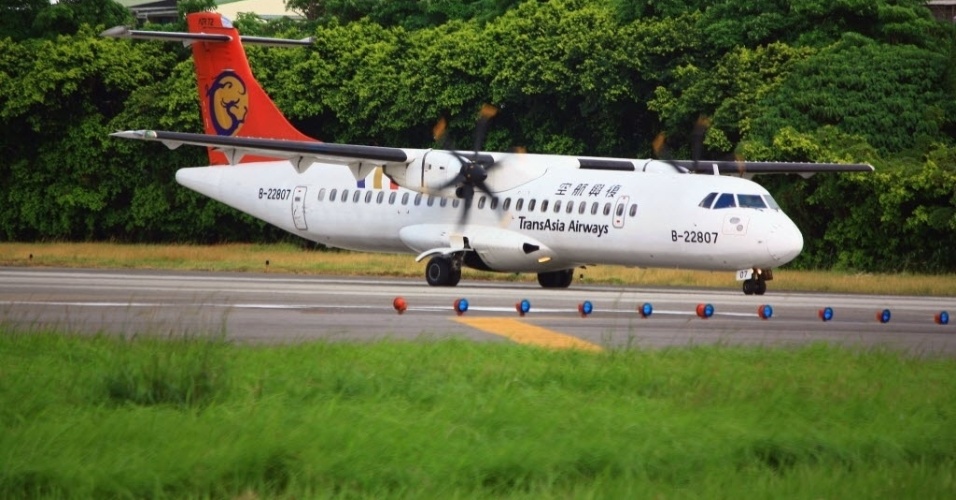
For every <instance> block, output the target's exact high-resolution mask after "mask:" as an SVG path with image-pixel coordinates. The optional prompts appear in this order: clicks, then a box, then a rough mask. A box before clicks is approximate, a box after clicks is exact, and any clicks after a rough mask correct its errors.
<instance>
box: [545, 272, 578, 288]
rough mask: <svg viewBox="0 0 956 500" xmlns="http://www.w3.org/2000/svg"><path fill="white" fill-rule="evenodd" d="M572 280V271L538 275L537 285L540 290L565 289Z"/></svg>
mask: <svg viewBox="0 0 956 500" xmlns="http://www.w3.org/2000/svg"><path fill="white" fill-rule="evenodd" d="M573 280H574V269H565V270H563V271H551V272H548V273H538V284H539V285H541V287H542V288H567V287H569V286H571V281H573Z"/></svg>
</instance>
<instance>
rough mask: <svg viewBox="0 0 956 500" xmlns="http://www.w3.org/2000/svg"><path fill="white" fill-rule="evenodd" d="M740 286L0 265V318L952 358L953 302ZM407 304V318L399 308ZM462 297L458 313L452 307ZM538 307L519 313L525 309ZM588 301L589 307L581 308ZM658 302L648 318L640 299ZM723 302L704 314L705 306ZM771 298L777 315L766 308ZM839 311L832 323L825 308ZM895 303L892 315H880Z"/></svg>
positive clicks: (210, 330) (146, 328)
mask: <svg viewBox="0 0 956 500" xmlns="http://www.w3.org/2000/svg"><path fill="white" fill-rule="evenodd" d="M772 285H773V283H771V287H770V290H769V291H768V292H767V295H764V296H762V297H760V296H745V295H743V294H742V293H741V292H740V291H739V290H738V289H736V288H735V289H733V290H729V289H728V290H703V289H685V288H643V287H621V286H595V285H584V284H579V283H575V284H572V286H571V288H569V289H564V290H545V289H542V288H540V287H538V286H537V285H536V284H527V283H507V282H476V281H462V283H461V284H459V286H457V287H454V288H442V287H429V286H428V285H427V284H425V282H424V279H392V278H340V277H321V276H295V275H285V274H267V273H266V274H261V273H259V274H256V273H205V272H179V271H126V270H122V271H116V270H72V269H41V268H0V322H2V323H3V324H5V325H8V326H10V327H15V328H20V329H26V330H28V331H35V330H38V329H45V328H54V329H57V330H59V331H64V332H70V333H101V332H103V333H110V334H123V335H143V334H148V335H160V336H169V335H172V336H177V335H211V334H220V333H221V334H224V335H226V336H227V337H228V338H229V339H231V340H234V341H238V342H273V343H275V342H281V343H292V342H302V341H310V340H319V339H322V340H334V341H371V340H376V339H386V338H387V339H400V340H430V339H440V338H449V337H452V338H461V339H469V340H474V341H491V342H521V343H530V344H540V345H545V346H553V347H577V348H584V349H602V348H605V349H606V348H616V347H642V348H645V347H655V348H656V347H666V346H688V345H698V344H725V345H762V346H786V345H800V344H808V343H812V342H827V343H834V344H840V345H851V346H886V347H890V348H893V349H902V350H905V351H909V352H912V353H916V354H946V355H953V354H956V322H953V321H950V323H949V324H948V325H940V324H937V323H936V322H935V321H934V319H935V318H934V316H935V315H936V314H937V313H939V312H940V311H947V312H949V313H950V314H952V313H956V298H953V297H902V296H884V295H847V294H823V293H792V292H777V291H774V290H773V286H772ZM396 297H402V298H403V299H404V300H405V302H406V303H407V307H408V308H407V310H406V311H405V312H404V314H398V313H397V312H396V311H395V309H394V308H393V301H394V299H395V298H396ZM462 298H464V299H466V300H467V301H468V304H469V309H468V311H467V312H465V313H464V314H462V315H458V314H456V312H455V309H454V303H455V301H456V300H459V299H462ZM522 300H527V301H528V302H529V303H530V306H531V308H530V311H529V312H528V313H527V314H525V315H524V316H523V317H522V316H520V315H519V314H518V312H517V311H516V308H515V306H516V304H517V303H519V302H520V301H522ZM585 301H589V302H590V303H591V304H592V306H593V312H592V313H591V314H590V315H588V316H587V317H584V316H582V315H581V314H580V313H579V305H581V304H583V303H584V302H585ZM644 303H648V304H651V306H652V307H653V312H652V314H651V315H650V316H649V317H647V318H643V317H641V315H640V313H639V311H638V310H639V308H640V306H642V305H643V304H644ZM699 304H710V305H712V306H713V310H714V314H713V316H711V317H710V318H708V319H702V318H700V317H698V316H697V315H696V314H695V312H696V309H697V307H698V305H699ZM765 304H766V305H770V306H771V307H772V309H773V315H772V317H771V318H770V319H766V320H764V319H761V318H760V317H758V314H757V310H758V307H759V306H761V305H765ZM825 307H830V308H832V310H833V319H832V320H830V321H823V320H821V319H820V317H819V311H820V310H821V309H823V308H825ZM884 309H889V310H890V313H891V316H890V320H889V322H887V323H882V322H880V321H879V320H878V319H877V316H878V314H879V312H881V311H882V310H884Z"/></svg>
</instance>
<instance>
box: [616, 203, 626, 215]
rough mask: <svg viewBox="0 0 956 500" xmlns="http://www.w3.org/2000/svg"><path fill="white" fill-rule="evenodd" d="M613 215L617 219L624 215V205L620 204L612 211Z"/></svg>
mask: <svg viewBox="0 0 956 500" xmlns="http://www.w3.org/2000/svg"><path fill="white" fill-rule="evenodd" d="M614 215H616V216H618V217H620V216H622V215H624V204H623V203H621V204H620V205H618V206H617V210H615V211H614Z"/></svg>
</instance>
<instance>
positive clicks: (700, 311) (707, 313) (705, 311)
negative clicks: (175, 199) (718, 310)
mask: <svg viewBox="0 0 956 500" xmlns="http://www.w3.org/2000/svg"><path fill="white" fill-rule="evenodd" d="M713 315H714V306H713V305H712V304H697V316H699V317H701V318H703V319H707V318H709V317H711V316H713Z"/></svg>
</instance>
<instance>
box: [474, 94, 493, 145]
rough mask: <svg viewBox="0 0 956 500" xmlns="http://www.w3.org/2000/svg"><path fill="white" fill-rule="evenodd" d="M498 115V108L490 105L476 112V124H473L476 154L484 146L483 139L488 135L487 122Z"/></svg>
mask: <svg viewBox="0 0 956 500" xmlns="http://www.w3.org/2000/svg"><path fill="white" fill-rule="evenodd" d="M497 114H498V108H496V107H495V106H492V105H491V104H485V105H483V106H482V107H481V111H479V112H478V123H476V124H475V148H474V151H475V153H476V154H477V153H478V152H479V151H481V148H482V147H483V146H484V145H485V137H486V136H487V135H488V122H490V121H491V119H492V118H494V117H495V115H497Z"/></svg>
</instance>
